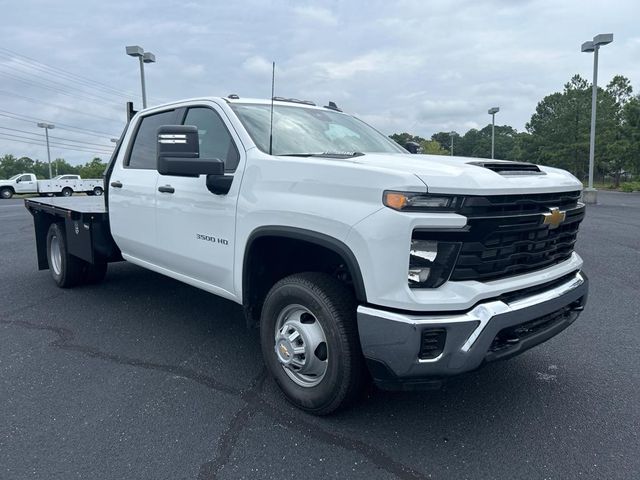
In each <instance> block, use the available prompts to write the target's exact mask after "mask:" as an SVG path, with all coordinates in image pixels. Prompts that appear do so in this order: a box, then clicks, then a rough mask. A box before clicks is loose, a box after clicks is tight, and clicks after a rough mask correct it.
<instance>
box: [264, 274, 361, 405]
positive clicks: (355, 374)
mask: <svg viewBox="0 0 640 480" xmlns="http://www.w3.org/2000/svg"><path fill="white" fill-rule="evenodd" d="M356 307H357V305H356V301H355V298H354V296H353V293H352V292H351V290H350V289H349V288H348V287H347V286H346V285H345V284H344V283H342V282H340V281H339V280H338V279H336V278H334V277H332V276H330V275H327V274H324V273H318V272H307V273H299V274H295V275H291V276H289V277H286V278H284V279H282V280H280V281H279V282H278V283H276V284H275V285H274V286H273V288H272V289H271V290H270V291H269V293H268V295H267V297H266V299H265V302H264V306H263V309H262V315H261V320H260V329H261V332H260V337H261V344H262V354H263V356H264V359H265V363H266V365H267V368H268V370H269V372H270V373H271V374H272V375H273V377H274V379H275V380H276V382H277V383H278V385H279V386H280V388H281V389H282V391H283V392H284V394H285V396H286V397H287V399H288V400H289V401H290V402H291V403H293V404H294V405H295V406H297V407H299V408H301V409H302V410H306V411H307V412H310V413H313V414H316V415H326V414H329V413H332V412H334V411H336V410H338V409H340V408H342V407H345V406H347V405H349V404H350V403H352V402H353V401H354V400H355V399H356V398H357V397H358V396H359V394H360V393H361V391H362V388H363V385H364V380H365V378H366V377H365V370H364V362H363V358H362V352H361V349H360V341H359V337H358V332H357V324H356Z"/></svg>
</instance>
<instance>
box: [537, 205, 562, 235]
mask: <svg viewBox="0 0 640 480" xmlns="http://www.w3.org/2000/svg"><path fill="white" fill-rule="evenodd" d="M542 215H543V216H544V221H543V222H542V223H543V224H544V225H549V230H553V229H554V228H558V227H559V226H560V224H561V223H562V222H564V219H565V218H567V212H562V211H560V209H559V208H558V207H551V208H550V209H549V212H548V213H543V214H542Z"/></svg>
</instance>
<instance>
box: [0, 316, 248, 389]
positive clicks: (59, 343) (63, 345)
mask: <svg viewBox="0 0 640 480" xmlns="http://www.w3.org/2000/svg"><path fill="white" fill-rule="evenodd" d="M0 324H3V325H19V326H21V327H24V328H28V329H31V330H46V331H50V332H52V333H55V334H56V335H57V336H58V338H57V339H55V340H54V341H52V342H50V344H49V345H51V346H52V347H55V348H59V349H61V350H66V351H71V352H78V353H81V354H83V355H85V356H87V357H91V358H98V359H101V360H106V361H109V362H113V363H117V364H120V365H127V366H130V367H137V368H144V369H147V370H156V371H160V372H164V373H169V374H172V375H178V376H181V377H185V378H188V379H190V380H193V381H194V382H196V383H199V384H200V385H204V386H205V387H208V388H211V389H213V390H216V391H219V392H224V393H227V394H230V395H239V394H240V393H241V390H240V389H237V388H234V387H231V386H229V385H226V384H224V383H221V382H219V381H218V380H216V379H215V378H213V377H211V376H208V375H204V374H202V373H199V372H196V371H195V370H192V369H190V368H186V367H183V366H178V365H169V364H164V363H155V362H148V361H146V360H142V359H139V358H133V357H127V356H125V355H116V354H114V353H109V352H105V351H102V350H100V349H97V348H94V347H89V346H87V345H78V344H74V343H71V341H72V340H73V338H74V334H73V332H72V331H71V330H69V329H67V328H63V327H55V326H49V325H41V324H37V323H31V322H25V321H22V320H15V321H9V320H0Z"/></svg>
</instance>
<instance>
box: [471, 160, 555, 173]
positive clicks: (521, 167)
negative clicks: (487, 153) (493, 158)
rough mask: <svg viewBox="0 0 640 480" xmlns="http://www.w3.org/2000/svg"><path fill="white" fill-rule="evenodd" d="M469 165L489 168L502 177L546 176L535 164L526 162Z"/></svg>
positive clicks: (473, 163) (472, 163) (474, 163)
mask: <svg viewBox="0 0 640 480" xmlns="http://www.w3.org/2000/svg"><path fill="white" fill-rule="evenodd" d="M469 165H475V166H476V167H483V168H488V169H489V170H491V171H493V172H496V173H499V174H500V175H545V173H544V172H543V171H541V170H540V168H538V166H537V165H534V164H533V163H525V162H469Z"/></svg>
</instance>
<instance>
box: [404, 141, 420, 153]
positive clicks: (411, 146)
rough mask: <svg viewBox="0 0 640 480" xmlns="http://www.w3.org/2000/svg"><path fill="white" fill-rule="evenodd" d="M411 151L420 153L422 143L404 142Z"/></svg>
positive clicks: (405, 146)
mask: <svg viewBox="0 0 640 480" xmlns="http://www.w3.org/2000/svg"><path fill="white" fill-rule="evenodd" d="M404 148H406V149H407V150H408V151H409V153H418V152H419V151H420V144H419V143H416V142H407V143H405V144H404Z"/></svg>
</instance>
